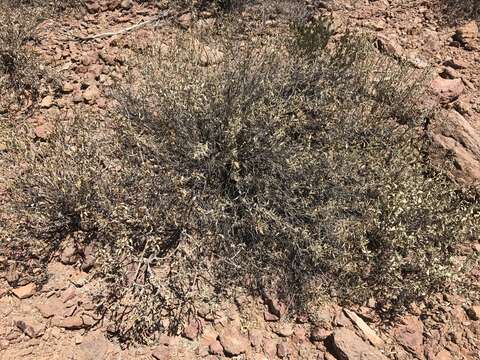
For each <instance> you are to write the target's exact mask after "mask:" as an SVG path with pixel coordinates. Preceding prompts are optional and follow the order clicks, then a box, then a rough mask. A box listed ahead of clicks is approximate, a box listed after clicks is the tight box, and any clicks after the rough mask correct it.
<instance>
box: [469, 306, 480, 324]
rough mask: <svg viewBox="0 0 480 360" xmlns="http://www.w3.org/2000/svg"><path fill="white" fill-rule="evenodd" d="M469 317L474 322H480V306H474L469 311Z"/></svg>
mask: <svg viewBox="0 0 480 360" xmlns="http://www.w3.org/2000/svg"><path fill="white" fill-rule="evenodd" d="M467 315H468V317H469V318H470V319H472V320H480V305H474V306H471V307H469V308H468V309H467Z"/></svg>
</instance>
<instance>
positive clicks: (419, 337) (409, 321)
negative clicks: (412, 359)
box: [394, 316, 423, 356]
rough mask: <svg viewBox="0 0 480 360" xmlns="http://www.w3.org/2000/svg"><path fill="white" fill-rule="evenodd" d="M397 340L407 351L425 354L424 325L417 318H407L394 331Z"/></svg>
mask: <svg viewBox="0 0 480 360" xmlns="http://www.w3.org/2000/svg"><path fill="white" fill-rule="evenodd" d="M394 335H395V339H396V340H397V342H398V343H399V344H401V345H402V346H403V347H404V348H405V349H406V350H408V351H409V352H411V353H413V354H417V355H419V356H421V354H423V323H422V322H421V321H420V320H419V319H418V318H417V317H415V316H406V317H404V318H403V319H402V324H400V325H398V326H397V327H396V328H395V330H394Z"/></svg>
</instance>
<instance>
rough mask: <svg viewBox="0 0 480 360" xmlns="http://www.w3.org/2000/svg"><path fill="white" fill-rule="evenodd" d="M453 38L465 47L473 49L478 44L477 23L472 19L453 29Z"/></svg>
mask: <svg viewBox="0 0 480 360" xmlns="http://www.w3.org/2000/svg"><path fill="white" fill-rule="evenodd" d="M453 38H454V40H456V41H458V42H460V43H461V44H462V45H464V46H465V48H467V49H469V50H474V49H476V48H477V46H478V25H477V22H476V21H475V20H472V21H470V22H468V23H466V24H465V25H463V26H461V27H459V28H458V29H457V30H456V31H455V35H454V37H453Z"/></svg>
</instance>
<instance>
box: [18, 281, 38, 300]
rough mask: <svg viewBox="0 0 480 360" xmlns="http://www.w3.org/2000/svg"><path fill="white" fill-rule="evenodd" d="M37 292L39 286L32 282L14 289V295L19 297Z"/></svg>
mask: <svg viewBox="0 0 480 360" xmlns="http://www.w3.org/2000/svg"><path fill="white" fill-rule="evenodd" d="M36 292H37V286H36V285H35V284H34V283H30V284H27V285H24V286H20V287H18V288H16V289H13V290H12V293H13V295H15V296H16V297H18V298H19V299H26V298H29V297H31V296H32V295H34V294H35V293H36Z"/></svg>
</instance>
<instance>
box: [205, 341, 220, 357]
mask: <svg viewBox="0 0 480 360" xmlns="http://www.w3.org/2000/svg"><path fill="white" fill-rule="evenodd" d="M208 350H209V352H210V354H213V355H223V346H222V344H221V343H220V341H218V340H215V341H214V342H213V343H211V344H210V346H209V347H208Z"/></svg>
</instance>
